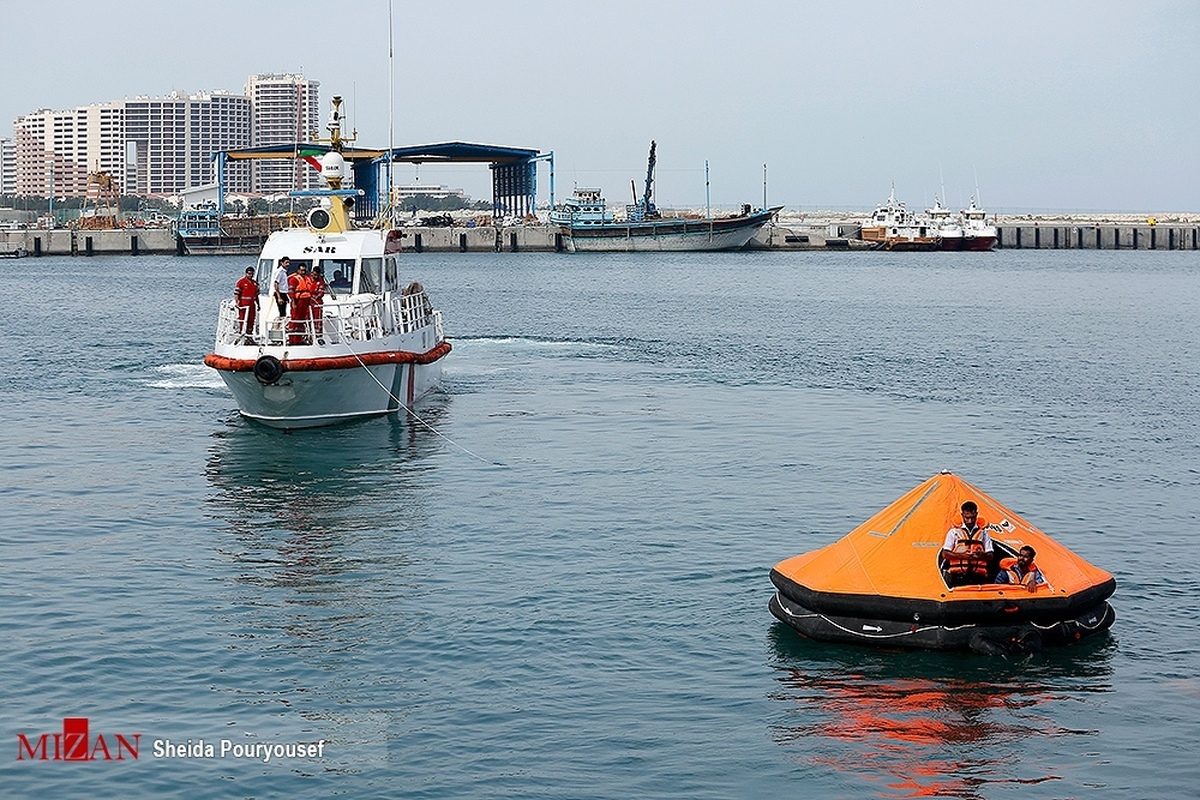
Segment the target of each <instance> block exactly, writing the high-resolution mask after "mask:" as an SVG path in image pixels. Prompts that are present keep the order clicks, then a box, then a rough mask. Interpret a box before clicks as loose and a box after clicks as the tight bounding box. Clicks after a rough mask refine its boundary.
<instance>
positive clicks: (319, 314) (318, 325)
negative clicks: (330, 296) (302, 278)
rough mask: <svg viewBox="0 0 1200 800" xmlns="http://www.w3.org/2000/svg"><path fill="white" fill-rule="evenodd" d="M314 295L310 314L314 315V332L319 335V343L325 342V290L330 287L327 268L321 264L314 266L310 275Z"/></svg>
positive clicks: (310, 302)
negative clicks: (326, 276)
mask: <svg viewBox="0 0 1200 800" xmlns="http://www.w3.org/2000/svg"><path fill="white" fill-rule="evenodd" d="M308 280H309V284H310V290H311V295H312V297H311V298H310V299H309V301H308V302H309V314H310V315H311V316H312V324H313V332H314V333H315V334H316V337H317V344H325V340H324V339H322V338H321V337H322V335H323V334H324V333H325V325H324V315H325V290H326V289H327V288H328V287H329V285H328V284H327V283H325V270H324V269H322V267H321V265H320V264H317V265H316V266H315V267H313V271H312V275H310V276H308Z"/></svg>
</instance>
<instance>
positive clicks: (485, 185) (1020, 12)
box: [0, 0, 1200, 214]
mask: <svg viewBox="0 0 1200 800" xmlns="http://www.w3.org/2000/svg"><path fill="white" fill-rule="evenodd" d="M335 11H341V14H340V16H339V15H338V14H337V13H335ZM0 18H2V19H3V20H4V28H5V30H6V33H7V35H6V36H5V46H4V48H3V49H2V50H0V66H2V74H3V75H4V76H5V77H4V80H3V84H2V85H3V88H0V136H4V137H9V136H11V135H12V120H13V119H14V118H16V117H17V116H20V115H22V114H27V113H30V112H32V111H35V110H38V109H40V108H50V109H54V110H67V109H71V108H75V107H77V106H83V105H88V104H92V103H103V102H109V101H113V100H120V99H123V98H126V97H129V98H132V97H134V96H137V95H150V96H162V95H165V94H167V93H169V92H171V91H174V90H182V91H185V92H187V93H195V92H197V91H203V90H221V89H224V90H228V91H231V92H241V91H243V89H244V86H245V83H246V78H247V77H248V76H249V75H251V74H254V73H286V72H301V73H303V74H304V75H305V76H307V77H308V78H310V79H312V80H316V81H319V82H320V84H321V86H320V96H321V104H322V116H323V117H324V116H325V115H326V114H327V109H328V100H329V98H330V97H331V96H332V95H334V94H340V95H342V96H343V97H344V98H345V100H346V107H345V109H344V110H345V113H346V115H347V117H348V118H349V120H350V122H351V123H352V124H353V125H354V127H355V128H357V131H358V144H359V145H362V146H368V147H386V146H387V145H388V144H389V141H390V142H391V143H393V144H395V145H397V146H404V145H413V144H423V143H429V142H439V141H467V142H480V143H487V144H501V145H507V146H512V147H527V148H533V149H537V150H539V151H541V152H549V151H553V153H554V162H555V191H556V194H557V196H558V197H559V198H561V197H562V196H564V195H567V194H569V193H570V191H571V189H572V187H574V186H580V187H599V188H601V189H603V190H604V192H605V194H606V196H607V197H608V199H609V200H610V202H621V201H626V198H629V199H632V189H631V187H630V182H631V181H633V182H635V183H636V184H637V186H638V191H639V192H640V187H641V184H642V183H643V181H644V179H645V172H646V156H647V152H648V149H649V144H650V141H651V140H652V139H653V140H655V141H657V143H658V146H657V152H658V170H657V177H656V184H655V190H656V200H657V202H658V203H659V205H660V206H665V207H692V208H702V207H703V206H704V205H705V203H706V199H707V200H709V201H711V203H712V205H713V206H722V207H729V206H733V205H736V204H740V203H751V204H753V205H756V206H757V205H762V203H763V198H764V193H765V195H766V198H767V202H768V204H769V205H785V206H787V207H789V208H791V209H793V210H801V211H803V210H808V211H813V210H818V209H832V210H870V208H872V207H874V206H875V205H877V204H878V203H881V202H883V201H884V200H885V199H886V198H887V196H888V194H889V192H890V191H891V189H892V187H893V185H894V187H895V192H896V197H897V199H899V200H902V201H904V202H906V203H907V204H908V206H909V207H910V208H917V207H926V206H928V205H930V204H932V203H933V200H934V197H935V195H936V196H939V197H940V196H944V197H945V199H946V204H947V205H949V206H951V207H953V208H962V207H963V206H965V205H966V203H967V202H968V201H969V199H970V197H971V196H972V195H975V194H976V193H977V192H978V197H979V199H980V201H981V202H982V204H983V205H984V206H985V207H987V208H988V209H989V210H990V211H994V212H997V213H1052V212H1055V211H1127V212H1147V213H1158V214H1168V213H1172V212H1184V213H1187V212H1200V159H1198V158H1197V144H1198V139H1200V102H1197V85H1198V79H1200V44H1198V43H1200V2H1196V0H1161V1H1158V0H1142V1H1141V2H1126V0H1088V1H1087V2H1084V1H1083V0H1054V2H1044V1H1043V0H1039V1H1037V2H1033V1H1030V0H1014V1H1012V2H1006V3H980V2H964V0H955V1H954V2H951V1H950V0H935V1H934V2H920V1H919V0H909V2H883V1H882V0H879V1H876V0H845V1H844V2H836V3H835V2H825V3H818V2H810V1H809V0H784V1H783V2H774V3H771V2H758V1H757V0H740V1H739V2H730V0H721V2H716V1H714V0H689V1H685V0H640V1H639V0H605V2H603V3H596V2H569V1H568V0H558V1H557V2H546V1H544V0H521V1H520V2H513V3H502V2H484V0H455V1H454V2H441V3H433V2H421V3H416V2H407V1H406V0H393V2H392V6H391V18H392V25H391V31H392V35H391V37H389V35H388V32H389V22H388V20H389V4H388V0H342V2H340V3H336V4H335V3H319V2H311V1H310V0H288V2H287V3H281V2H276V1H272V2H267V1H266V0H237V1H235V0H205V2H203V3H176V2H171V1H170V0H156V1H155V2H143V0H109V1H106V2H99V3H98V2H95V1H94V0H90V1H89V2H84V1H83V0H49V1H45V0H44V1H43V2H34V3H31V2H28V0H0ZM389 38H390V40H391V45H392V47H393V54H392V56H391V57H390V58H389ZM389 95H390V96H391V101H390V102H389ZM706 162H707V164H708V176H709V190H708V192H707V193H706V189H705V163H706ZM548 173H549V169H548V165H547V164H540V165H539V200H540V201H545V200H546V199H548V193H549V179H548ZM395 179H396V180H397V181H399V182H403V183H409V182H412V181H413V180H419V181H420V182H421V183H425V184H443V185H447V186H450V187H451V188H461V189H464V190H465V191H466V192H467V193H468V194H470V195H472V196H473V197H476V198H485V199H486V198H490V196H491V186H490V173H489V171H488V170H487V168H486V166H484V165H452V166H440V167H439V166H435V165H423V166H421V167H420V168H419V169H418V168H416V167H412V166H404V167H398V168H397V172H396V177H395Z"/></svg>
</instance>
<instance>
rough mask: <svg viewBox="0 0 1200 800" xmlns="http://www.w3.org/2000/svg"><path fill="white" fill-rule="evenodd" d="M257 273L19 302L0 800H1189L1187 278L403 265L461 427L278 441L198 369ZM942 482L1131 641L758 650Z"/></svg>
mask: <svg viewBox="0 0 1200 800" xmlns="http://www.w3.org/2000/svg"><path fill="white" fill-rule="evenodd" d="M250 260H251V259H249V258H203V257H186V258H175V257H152V256H143V257H96V258H82V257H80V258H57V257H56V258H49V257H47V258H27V259H21V260H17V261H12V262H7V263H5V264H4V266H3V269H4V291H3V292H0V298H2V299H0V310H2V312H3V331H4V336H3V341H4V345H5V346H4V355H5V358H6V364H5V367H4V381H3V383H2V386H0V393H2V397H3V403H2V405H0V408H2V411H0V414H2V418H3V425H0V474H2V475H3V480H2V482H0V498H2V500H0V514H2V516H3V527H2V529H0V530H2V531H3V533H2V534H0V536H2V538H0V570H2V575H3V599H4V612H3V614H2V615H0V633H2V636H3V643H4V646H3V648H2V649H0V707H2V708H3V719H4V730H3V732H2V733H3V741H4V742H6V743H7V744H6V745H5V746H4V748H3V749H0V794H2V795H4V796H6V797H52V796H58V797H63V796H69V795H76V796H120V797H136V796H154V797H169V796H176V797H186V798H194V797H264V796H281V795H282V796H287V795H291V796H297V797H309V796H311V797H317V796H320V797H328V796H345V797H355V798H359V797H406V798H407V797H411V798H450V797H520V798H560V797H573V798H631V797H639V798H641V797H689V798H741V797H773V796H780V797H785V796H786V797H883V798H892V797H912V796H928V795H937V796H944V797H964V798H1001V797H1029V796H1038V797H1088V798H1093V797H1112V798H1127V797H1160V796H1161V797H1171V796H1184V795H1194V794H1195V792H1196V785H1197V782H1198V781H1200V768H1198V767H1197V764H1196V759H1195V756H1194V754H1193V753H1192V750H1193V749H1194V747H1193V745H1194V742H1195V741H1196V738H1197V733H1200V677H1198V676H1197V672H1198V670H1200V639H1198V633H1200V623H1198V622H1197V612H1198V611H1200V600H1198V599H1197V589H1196V587H1197V582H1198V581H1197V572H1198V568H1197V564H1198V563H1200V544H1198V543H1197V541H1198V536H1200V529H1198V519H1197V517H1198V511H1200V490H1198V488H1200V487H1198V484H1200V474H1198V468H1200V429H1198V426H1200V408H1198V405H1197V397H1198V390H1200V366H1198V361H1197V358H1196V354H1197V352H1200V256H1198V255H1197V254H1196V253H1192V252H1121V251H1117V252H1110V251H1101V252H1087V251H1057V252H1047V251H1030V250H1021V251H999V252H995V253H984V254H978V253H963V254H955V253H930V254H920V253H903V254H900V253H897V254H885V253H869V254H859V253H809V252H797V253H731V254H684V255H665V254H664V255H652V254H637V255H623V254H609V255H599V254H598V255H585V254H578V255H570V256H568V255H554V254H505V253H501V254H493V253H487V254H447V255H437V254H430V253H425V254H410V255H406V256H405V257H404V259H403V263H404V267H405V270H406V273H407V275H408V276H411V277H412V278H415V279H418V280H420V281H421V282H422V283H423V284H424V285H425V286H426V288H427V289H428V291H429V293H430V295H431V297H432V298H433V300H434V302H435V304H436V305H437V306H438V307H440V308H441V309H442V310H443V312H444V315H445V328H446V332H447V334H448V336H449V337H450V338H451V339H452V341H453V343H454V351H453V353H452V354H451V355H450V356H449V358H448V359H447V360H446V369H445V382H444V387H443V390H442V391H440V392H439V393H437V394H436V395H434V396H432V397H430V398H428V399H427V400H426V401H425V402H424V403H423V404H422V405H421V406H420V407H419V408H418V409H417V414H418V418H414V419H405V418H404V417H400V418H395V417H393V418H380V419H374V420H369V421H365V422H360V423H355V424H348V425H343V426H339V427H334V428H328V429H323V430H314V431H301V432H296V433H291V434H286V433H282V432H279V431H275V430H270V429H266V428H263V427H261V426H258V425H256V424H254V423H251V422H249V421H247V420H245V419H242V418H241V417H239V415H238V414H237V412H236V408H235V406H234V403H233V400H232V398H231V396H230V395H229V393H228V392H227V391H226V389H225V388H224V386H223V384H222V383H221V380H220V379H219V377H218V376H217V375H216V374H215V373H214V372H212V371H210V370H208V369H207V368H205V367H204V366H202V364H201V360H202V358H203V356H204V355H205V353H207V352H209V350H210V349H211V347H212V340H213V333H214V327H215V319H216V308H217V304H218V302H219V301H220V300H221V299H222V298H224V297H228V296H231V295H232V292H233V286H234V282H235V281H236V279H237V278H238V277H239V276H240V275H241V272H242V270H243V268H244V267H245V266H246V264H248V263H250ZM941 469H949V470H952V471H954V472H956V473H958V474H960V475H961V476H963V477H964V478H966V479H967V480H969V481H970V482H972V483H974V484H975V485H977V486H979V487H980V488H981V489H983V490H984V491H987V492H988V493H990V494H991V495H993V496H994V497H995V498H997V499H998V500H1000V501H1001V502H1002V503H1005V504H1006V505H1008V506H1009V507H1011V508H1013V509H1014V511H1016V512H1017V513H1019V514H1021V515H1022V516H1023V517H1025V518H1026V519H1028V520H1029V521H1031V522H1032V523H1033V524H1035V525H1037V526H1038V527H1040V528H1042V529H1043V530H1045V531H1046V532H1047V533H1049V534H1051V535H1052V536H1055V537H1056V538H1058V539H1059V540H1060V541H1061V542H1063V543H1064V544H1066V545H1067V546H1069V547H1070V548H1072V549H1073V550H1075V551H1076V552H1077V553H1078V554H1080V555H1081V556H1082V557H1084V558H1086V559H1088V560H1090V561H1092V562H1093V563H1095V564H1097V565H1099V566H1101V567H1103V568H1105V569H1107V570H1109V571H1110V572H1112V573H1113V574H1114V575H1115V576H1116V578H1117V592H1116V595H1115V596H1114V598H1113V600H1112V603H1113V606H1114V607H1115V609H1116V612H1117V621H1116V624H1115V626H1114V627H1113V629H1112V631H1111V632H1110V633H1109V634H1106V635H1102V636H1100V637H1097V638H1095V639H1093V640H1087V641H1085V642H1083V643H1082V644H1079V645H1077V646H1073V647H1067V648H1062V649H1055V650H1048V651H1046V652H1044V653H1041V654H1038V655H1035V656H1031V657H1027V658H1022V659H1015V660H1005V659H999V658H988V657H982V656H977V655H970V654H957V653H919V652H902V651H886V650H875V649H867V648H860V647H848V646H833V645H828V644H820V643H815V642H811V641H807V640H804V639H802V638H800V637H799V636H798V635H796V634H795V633H794V632H793V631H792V630H791V629H789V628H787V627H785V626H783V625H782V624H780V623H778V622H776V621H775V620H774V619H773V618H772V617H771V615H770V614H769V613H768V611H767V601H768V599H769V598H770V596H771V594H772V591H773V588H772V586H771V584H770V581H769V579H768V572H769V570H770V568H771V566H772V565H773V564H775V563H776V562H777V561H779V560H782V559H784V558H786V557H789V556H791V555H794V554H797V553H801V552H804V551H807V550H810V549H813V548H816V547H820V546H822V545H824V544H827V543H829V542H832V541H834V540H835V539H837V538H838V537H840V536H842V535H843V534H844V533H846V532H847V531H849V530H850V529H852V528H853V527H855V526H856V525H858V524H859V523H860V522H862V521H863V520H865V519H866V518H868V517H869V516H871V515H872V514H873V513H875V512H876V511H877V510H879V509H881V508H882V507H883V506H885V505H887V504H888V503H890V502H891V501H892V500H894V499H895V498H896V497H898V496H899V495H901V494H903V493H904V492H906V491H907V490H908V489H910V488H911V487H913V486H915V485H916V484H917V483H919V482H921V481H922V480H924V479H926V478H928V477H929V476H930V475H932V474H934V473H936V472H937V471H939V470H941ZM81 719H82V720H85V722H84V723H81V722H80V720H81ZM81 724H86V725H87V726H88V727H87V733H86V735H85V738H84V739H83V740H82V741H84V742H85V743H86V747H87V757H88V758H89V759H90V762H89V763H72V761H71V760H70V759H69V758H67V757H65V754H66V750H67V747H66V746H67V744H68V739H69V738H72V737H71V736H69V735H68V734H72V733H73V734H74V738H73V739H72V741H73V742H76V743H77V740H78V733H79V730H80V728H79V726H80V725H81ZM43 735H44V736H45V738H41V737H42V736H43ZM118 737H121V738H120V739H119V738H118ZM39 742H40V743H42V744H43V745H44V748H43V749H41V750H39V748H38V745H39ZM101 742H102V746H101ZM122 742H123V744H124V746H121V745H122ZM59 745H61V746H62V748H63V752H60V753H57V755H58V756H60V757H59V758H58V759H57V760H56V758H55V756H56V752H55V748H56V746H59ZM318 746H319V747H320V750H319V752H318V751H317V750H316V748H317V747H318ZM289 748H290V749H289ZM310 748H311V749H310ZM135 754H136V757H135ZM39 756H44V758H41V757H39ZM264 756H265V757H264Z"/></svg>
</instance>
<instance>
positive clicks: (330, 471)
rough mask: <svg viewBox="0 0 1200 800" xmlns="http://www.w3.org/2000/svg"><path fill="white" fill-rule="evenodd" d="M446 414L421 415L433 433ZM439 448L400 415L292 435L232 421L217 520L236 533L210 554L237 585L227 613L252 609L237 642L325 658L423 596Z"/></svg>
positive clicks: (221, 450)
mask: <svg viewBox="0 0 1200 800" xmlns="http://www.w3.org/2000/svg"><path fill="white" fill-rule="evenodd" d="M444 410H445V408H444V405H438V404H436V403H431V404H428V405H427V406H425V407H424V408H423V410H422V418H423V419H425V420H427V421H428V422H429V423H430V424H431V425H433V426H435V427H436V426H437V425H438V423H439V421H440V418H441V417H442V415H443V413H444ZM442 446H443V445H442V443H441V442H440V441H439V439H438V437H437V436H436V434H434V433H433V432H432V431H430V430H428V429H425V428H422V427H419V426H415V425H412V424H409V423H407V422H406V421H405V420H404V419H403V418H396V417H381V418H377V419H372V420H365V421H363V422H359V423H351V424H347V425H340V426H335V427H330V428H325V429H318V430H312V431H297V432H294V433H291V434H283V433H280V432H279V431H274V430H268V429H266V428H263V427H260V426H258V425H255V424H253V423H250V422H248V421H246V420H241V419H232V420H231V421H230V424H229V425H228V426H227V427H226V428H225V429H224V430H222V431H220V432H218V433H216V434H214V436H213V444H212V447H211V448H210V451H209V456H208V461H207V464H206V470H205V471H206V474H207V477H208V479H209V482H210V484H211V486H212V488H213V492H212V494H211V495H210V497H209V498H208V500H209V514H210V516H212V517H213V518H215V519H217V520H219V521H220V522H221V527H222V528H224V529H225V530H226V531H227V533H228V535H226V536H222V537H220V539H219V540H218V541H217V542H215V544H214V547H215V549H216V552H217V555H218V557H219V558H220V559H221V560H222V561H224V562H225V563H227V564H228V565H229V566H230V567H232V570H231V571H230V572H229V573H228V575H229V578H228V579H229V580H231V581H232V584H233V586H234V587H238V588H236V589H235V590H234V591H231V592H226V593H223V595H224V597H223V604H224V605H225V609H224V611H225V613H228V614H229V615H230V616H231V621H232V618H234V617H241V616H243V615H245V609H254V611H253V614H252V615H249V616H247V618H248V619H253V625H252V626H250V628H249V629H248V628H247V626H246V625H244V624H243V625H242V626H241V633H239V634H238V635H239V636H242V637H244V638H258V639H262V638H266V639H268V640H276V641H274V642H273V643H272V644H271V645H270V646H272V647H283V648H299V649H304V648H313V649H315V650H316V651H317V652H319V653H320V654H322V655H326V656H327V655H328V654H329V653H330V652H335V651H337V650H341V649H346V648H350V647H354V646H357V645H358V644H360V643H362V642H363V641H365V640H367V639H368V638H369V637H370V636H371V634H372V630H373V629H374V630H378V626H379V625H380V624H381V623H380V620H379V616H380V614H381V612H384V611H385V610H386V609H387V608H388V606H389V605H393V604H395V603H398V602H404V600H405V599H406V598H410V597H411V596H412V595H413V594H414V593H419V592H420V591H421V589H420V586H421V583H422V580H421V578H420V577H419V576H418V575H417V574H416V573H415V565H416V563H417V562H418V560H419V559H418V557H417V556H416V555H414V552H415V551H417V550H419V548H420V545H421V543H422V542H423V541H424V540H425V539H426V535H425V534H426V531H427V528H428V525H429V512H428V507H427V503H428V493H429V491H430V490H431V489H430V487H431V485H434V483H435V481H434V480H433V479H432V478H431V476H430V474H431V472H432V471H433V470H434V469H435V467H434V466H433V463H432V461H433V460H432V459H431V455H432V454H434V453H436V452H438V451H439V449H440V448H441V447H442ZM383 624H385V625H387V624H389V623H383ZM280 632H282V633H284V634H286V635H285V637H284V639H283V640H282V641H279V640H278V633H280Z"/></svg>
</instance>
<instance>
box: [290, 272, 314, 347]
mask: <svg viewBox="0 0 1200 800" xmlns="http://www.w3.org/2000/svg"><path fill="white" fill-rule="evenodd" d="M288 299H289V300H291V307H292V318H291V321H290V322H289V323H288V344H308V342H309V337H308V330H307V329H308V322H309V301H310V300H311V299H312V283H311V281H310V280H309V277H308V265H307V264H301V265H300V268H299V269H297V270H296V271H295V272H294V273H292V275H291V276H290V277H289V278H288Z"/></svg>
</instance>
